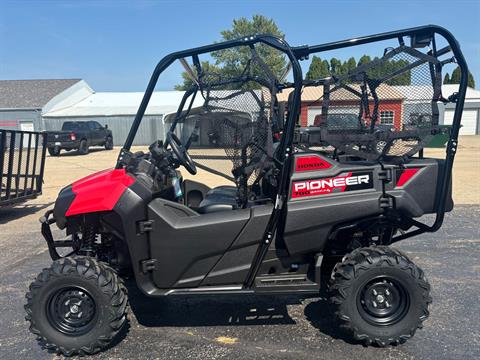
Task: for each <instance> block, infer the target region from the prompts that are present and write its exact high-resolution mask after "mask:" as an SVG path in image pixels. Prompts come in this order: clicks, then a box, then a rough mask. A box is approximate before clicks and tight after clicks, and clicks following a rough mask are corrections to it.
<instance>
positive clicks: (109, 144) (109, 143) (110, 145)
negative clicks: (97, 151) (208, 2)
mask: <svg viewBox="0 0 480 360" xmlns="http://www.w3.org/2000/svg"><path fill="white" fill-rule="evenodd" d="M105 150H113V139H112V138H111V137H110V136H109V137H107V139H106V140H105Z"/></svg>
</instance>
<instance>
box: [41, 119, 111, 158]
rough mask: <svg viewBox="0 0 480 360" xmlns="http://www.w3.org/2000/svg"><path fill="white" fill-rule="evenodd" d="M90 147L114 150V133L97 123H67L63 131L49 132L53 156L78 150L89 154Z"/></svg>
mask: <svg viewBox="0 0 480 360" xmlns="http://www.w3.org/2000/svg"><path fill="white" fill-rule="evenodd" d="M90 146H105V149H106V150H111V149H113V136H112V131H111V130H108V126H107V125H105V126H102V125H100V124H99V123H98V122H96V121H66V122H64V123H63V125H62V130H61V131H48V136H47V149H48V153H49V154H50V155H51V156H58V155H60V151H61V150H67V151H70V150H78V153H79V154H81V155H85V154H88V149H89V147H90Z"/></svg>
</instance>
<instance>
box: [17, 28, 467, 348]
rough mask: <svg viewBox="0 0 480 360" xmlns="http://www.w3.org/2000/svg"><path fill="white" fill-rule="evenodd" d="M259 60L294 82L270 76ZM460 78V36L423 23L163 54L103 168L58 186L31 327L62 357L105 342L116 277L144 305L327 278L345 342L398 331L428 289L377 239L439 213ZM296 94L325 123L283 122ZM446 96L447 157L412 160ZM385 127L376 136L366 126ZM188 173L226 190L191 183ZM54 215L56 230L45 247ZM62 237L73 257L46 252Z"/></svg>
mask: <svg viewBox="0 0 480 360" xmlns="http://www.w3.org/2000/svg"><path fill="white" fill-rule="evenodd" d="M372 43H375V44H376V45H378V51H379V52H378V54H373V55H378V56H376V57H375V58H373V59H372V60H371V61H367V62H364V63H362V64H360V65H359V66H358V67H356V68H354V69H352V70H351V71H349V72H348V73H344V74H336V73H332V74H331V76H328V77H326V78H320V79H314V80H308V81H306V80H304V79H303V76H302V69H301V66H300V61H303V60H305V59H307V58H308V56H309V55H310V54H314V53H319V52H323V51H332V50H336V49H341V48H347V47H353V46H362V45H367V44H368V46H367V48H368V49H370V50H371V49H372ZM211 52H217V53H218V52H224V53H225V54H226V55H229V56H225V58H226V59H229V60H227V61H226V62H225V63H223V64H219V66H220V67H221V66H223V67H224V68H223V71H217V70H216V68H215V71H210V72H209V71H208V70H209V69H207V68H206V67H205V68H204V67H202V57H204V56H208V54H209V53H211ZM272 52H277V53H280V54H281V55H282V56H283V59H284V61H285V70H286V69H291V71H292V74H290V75H288V74H287V71H282V73H277V72H278V71H277V70H276V68H274V66H272V64H271V58H272V57H271V56H270V54H272ZM235 56H238V58H236V57H235ZM177 61H178V62H179V63H180V64H181V65H182V66H183V67H184V68H185V70H186V72H187V73H188V74H189V75H190V76H191V84H192V85H191V87H190V88H189V89H188V90H187V91H185V93H184V96H183V98H182V100H181V102H180V104H179V106H178V110H177V112H176V113H175V114H172V115H170V116H168V117H165V119H164V124H165V126H167V131H166V133H165V136H164V137H163V139H162V140H158V141H155V142H154V143H153V144H152V145H150V147H149V148H148V152H141V151H137V152H132V151H131V145H132V144H133V142H134V139H135V135H136V133H137V130H138V129H139V126H140V124H141V122H142V118H143V116H144V114H145V110H146V108H147V105H148V104H149V100H150V98H151V96H152V93H153V91H154V88H155V85H156V83H157V81H158V79H159V76H160V74H161V73H162V72H164V71H165V70H166V69H167V68H169V67H171V66H175V65H174V63H176V62H177ZM453 63H455V64H456V65H455V66H458V67H459V68H460V71H461V74H462V78H461V82H460V85H459V89H458V92H457V93H455V94H454V95H453V96H450V97H449V98H448V99H445V98H444V97H443V96H442V88H441V85H442V69H443V68H444V67H445V66H454V65H453ZM467 74H468V70H467V65H466V63H465V59H464V57H463V55H462V53H461V51H460V48H459V45H458V43H457V42H456V40H455V39H454V37H453V36H452V35H451V34H450V33H449V32H448V31H446V30H445V29H443V28H441V27H437V26H423V27H418V28H413V29H407V30H401V31H394V32H389V33H383V34H378V35H373V36H367V37H360V38H356V39H350V40H344V41H338V42H333V43H327V44H323V45H316V46H300V47H292V46H290V45H288V44H287V42H286V41H285V40H283V39H280V38H277V37H274V36H270V35H257V36H251V37H246V38H242V39H238V40H233V41H227V42H222V43H216V44H213V45H209V46H203V47H199V48H194V49H190V50H185V51H180V52H176V53H173V54H170V55H167V56H166V57H165V58H163V59H162V60H161V61H160V62H159V64H158V65H157V67H156V68H155V71H154V72H153V75H152V77H151V79H150V82H149V84H148V87H147V90H146V92H145V95H144V98H143V100H142V102H141V105H140V107H139V110H138V113H137V115H136V117H135V120H134V122H133V126H132V129H131V131H130V133H129V135H128V137H127V139H126V142H125V145H124V147H123V149H122V150H121V152H120V154H119V157H118V161H117V164H116V166H115V168H114V169H113V170H105V171H101V172H99V173H96V174H92V175H90V176H88V177H86V178H83V179H80V180H78V181H76V182H74V183H73V184H71V185H68V186H66V187H65V188H63V189H62V190H61V191H60V194H59V196H58V199H57V201H56V203H55V207H54V208H53V210H50V211H48V212H47V213H46V214H45V216H44V217H43V218H42V219H41V223H42V234H43V236H44V238H45V240H46V242H47V244H48V248H49V252H50V255H51V257H52V259H53V264H52V265H51V266H50V267H49V268H47V269H44V270H43V271H42V272H41V273H40V275H39V276H38V277H37V278H36V279H35V281H34V282H33V283H32V284H31V286H30V290H29V292H28V293H27V304H26V306H25V309H26V311H27V320H28V321H29V323H30V329H31V331H32V332H33V333H34V334H35V335H37V336H38V339H39V342H40V344H41V345H42V346H44V347H46V348H48V349H50V350H53V351H56V352H59V353H63V354H65V355H72V354H93V353H95V352H98V351H100V350H102V349H104V348H105V347H107V346H108V345H109V344H110V343H111V342H112V340H113V339H114V338H115V336H116V335H117V333H118V332H119V331H120V330H121V329H122V327H123V326H124V324H125V322H126V321H127V320H126V316H127V292H126V289H125V286H124V285H123V282H122V280H121V278H123V277H124V276H128V275H132V276H133V278H134V279H135V281H136V284H137V286H138V287H139V288H140V289H141V291H142V292H143V293H144V294H145V295H147V296H152V297H159V296H175V295H189V296H193V295H200V294H232V295H234V296H239V295H244V294H298V295H299V296H315V295H316V294H318V293H319V290H320V288H321V287H323V286H325V285H324V283H323V282H322V278H326V279H327V280H328V287H329V291H330V294H331V301H332V302H333V304H334V306H335V308H336V315H337V317H338V320H339V322H340V323H341V324H342V325H343V326H344V327H345V328H346V329H347V330H349V331H350V332H351V333H352V335H353V337H354V338H355V339H357V340H359V341H363V342H365V343H366V344H371V343H374V344H377V345H379V346H386V345H388V344H399V343H402V342H404V341H406V340H407V339H408V338H410V337H412V336H413V335H414V333H415V331H416V329H417V328H419V327H421V324H422V322H423V321H424V320H425V319H426V318H427V317H428V306H429V303H430V302H431V298H430V285H429V283H428V282H427V280H426V278H425V276H424V273H423V271H422V270H421V269H419V268H418V267H417V266H416V265H415V264H413V263H412V261H411V260H409V258H408V257H407V256H406V255H405V254H403V253H402V252H400V251H398V250H395V249H393V248H391V247H390V245H391V244H393V243H395V242H397V241H399V240H403V239H406V238H409V237H412V236H416V235H419V234H422V233H425V232H433V231H436V230H438V229H439V228H440V226H441V225H442V221H443V218H444V215H445V212H447V211H450V210H451V209H452V207H453V202H452V197H451V173H452V164H453V160H454V156H455V152H456V149H457V137H458V131H459V127H460V120H461V114H462V110H463V104H464V100H465V91H466V87H467ZM309 89H310V90H309ZM302 91H303V92H304V93H306V92H307V91H313V92H314V93H316V94H318V101H317V104H318V108H317V111H319V113H320V115H321V116H322V119H323V121H322V122H321V123H322V124H325V123H326V125H327V126H319V127H311V128H309V127H307V128H302V129H300V128H299V127H298V126H297V125H298V122H299V119H300V118H304V117H306V116H307V114H305V113H304V112H303V111H302V112H301V94H302ZM447 102H453V103H456V109H455V115H454V119H453V125H452V127H451V131H450V133H449V135H450V140H449V142H448V145H447V148H446V156H445V159H433V158H426V157H424V156H423V148H424V146H425V145H426V144H428V143H429V142H430V141H431V139H432V138H433V137H434V136H435V135H436V134H439V133H440V132H441V131H442V130H441V128H440V126H439V125H440V124H439V122H440V119H442V111H443V105H444V104H445V103H447ZM305 111H310V110H305ZM335 114H349V116H348V117H347V118H348V119H349V120H348V123H351V122H352V116H353V118H354V121H355V119H356V121H358V124H359V126H356V125H355V126H344V125H345V122H344V121H341V120H339V118H341V116H340V117H339V116H335ZM314 115H315V114H313V115H312V116H314ZM308 116H310V115H308ZM329 119H335V120H334V122H333V124H331V126H330V125H329V124H328V121H329ZM389 121H391V124H392V126H391V127H390V128H389V129H388V130H386V129H384V127H382V126H380V125H383V124H385V123H388V122H389ZM212 134H214V135H215V136H214V137H215V141H214V142H212V140H211V138H212ZM181 167H183V168H184V169H185V170H187V171H188V172H189V173H190V176H188V178H189V179H184V178H183V176H182V174H181V173H180V171H179V170H178V169H179V168H181ZM197 168H199V169H201V171H202V172H203V173H204V174H205V171H207V172H209V173H210V174H211V176H212V177H213V176H216V177H221V178H222V179H224V180H225V181H230V182H231V185H222V186H217V187H213V188H210V187H208V186H206V185H205V184H204V183H201V182H196V181H193V180H191V178H192V176H191V175H195V174H196V173H197ZM186 177H187V176H186ZM424 214H435V215H436V216H435V220H434V222H433V224H432V225H427V224H425V223H423V222H420V221H419V220H418V219H417V218H420V217H421V216H423V215H424ZM416 219H417V220H416ZM54 223H55V224H56V225H57V227H59V228H60V229H65V231H66V235H67V238H66V239H65V240H54V239H53V236H52V232H51V230H50V227H51V225H52V224H54ZM61 247H71V248H72V250H71V252H70V253H68V254H66V255H64V256H61V255H60V254H59V252H58V248H61Z"/></svg>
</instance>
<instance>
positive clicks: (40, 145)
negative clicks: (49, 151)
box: [0, 129, 46, 206]
mask: <svg viewBox="0 0 480 360" xmlns="http://www.w3.org/2000/svg"><path fill="white" fill-rule="evenodd" d="M45 140H46V134H45V133H40V132H33V131H19V130H4V129H0V171H1V173H0V175H1V176H0V206H8V205H12V204H18V203H20V202H23V201H27V200H30V199H34V198H36V197H37V196H38V195H40V194H41V193H42V185H43V170H44V166H45V155H46V141H45Z"/></svg>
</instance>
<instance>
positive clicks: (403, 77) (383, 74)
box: [306, 55, 412, 85]
mask: <svg viewBox="0 0 480 360" xmlns="http://www.w3.org/2000/svg"><path fill="white" fill-rule="evenodd" d="M378 60H379V58H378V57H375V58H374V59H373V61H378ZM371 61H372V58H371V57H370V56H368V55H363V56H362V57H361V58H360V60H359V61H358V64H357V61H356V60H355V58H354V57H351V58H349V59H348V60H347V61H344V62H342V61H341V60H339V59H337V58H331V59H330V61H327V60H323V61H322V60H321V59H320V58H319V57H317V56H313V58H312V62H311V64H310V67H309V69H308V72H307V74H306V79H308V80H314V79H320V78H323V77H326V76H329V74H333V75H336V76H342V75H346V74H348V73H350V72H352V71H354V70H355V69H356V68H357V65H358V66H360V65H363V64H367V63H369V62H371ZM408 64H409V63H408V61H406V60H387V61H382V62H380V63H379V64H378V65H377V66H374V67H372V68H370V69H367V70H366V72H367V75H368V77H369V78H370V79H383V78H387V77H388V75H390V74H392V73H394V72H395V71H397V70H400V69H402V68H404V67H405V66H407V65H408ZM411 77H412V76H411V72H410V70H407V71H404V72H402V73H401V74H399V75H397V76H395V77H394V78H391V79H388V80H385V83H387V84H389V85H411ZM344 81H345V82H349V81H351V79H346V80H344Z"/></svg>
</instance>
